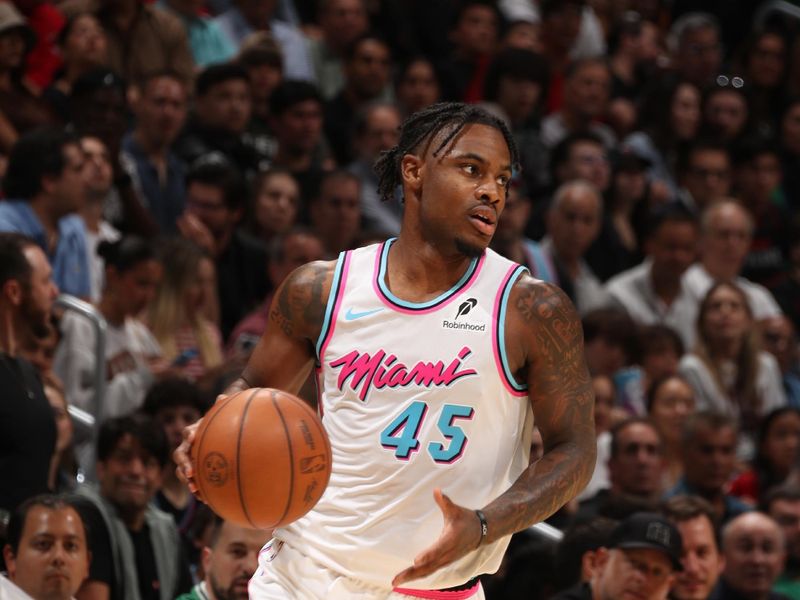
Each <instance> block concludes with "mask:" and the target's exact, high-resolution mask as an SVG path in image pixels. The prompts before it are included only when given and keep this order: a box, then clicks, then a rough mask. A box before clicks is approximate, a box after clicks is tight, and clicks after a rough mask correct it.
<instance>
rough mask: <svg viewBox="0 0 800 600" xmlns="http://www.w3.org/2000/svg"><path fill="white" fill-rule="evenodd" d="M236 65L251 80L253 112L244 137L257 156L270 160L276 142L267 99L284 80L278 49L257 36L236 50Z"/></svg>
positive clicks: (268, 37)
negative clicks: (241, 68) (237, 52)
mask: <svg viewBox="0 0 800 600" xmlns="http://www.w3.org/2000/svg"><path fill="white" fill-rule="evenodd" d="M236 62H237V63H238V64H240V65H241V66H243V67H244V68H245V69H246V70H247V75H248V76H249V78H250V97H251V99H252V106H253V110H252V111H251V114H250V123H248V124H247V129H246V135H247V137H248V138H249V139H250V140H251V142H252V144H253V146H254V147H255V149H256V151H257V152H258V153H259V154H260V155H262V156H266V157H268V158H272V157H273V156H275V150H276V146H277V143H278V142H277V140H276V139H275V135H274V132H273V131H272V127H271V125H270V112H269V99H270V98H271V97H272V92H274V91H275V88H276V87H278V85H280V83H281V81H283V58H282V57H281V50H280V48H279V47H278V44H277V42H275V40H273V39H272V36H271V35H270V34H269V33H267V32H261V33H256V34H254V35H253V36H252V37H250V38H248V39H247V41H246V42H245V45H244V46H242V48H241V49H240V50H239V55H238V56H237V57H236Z"/></svg>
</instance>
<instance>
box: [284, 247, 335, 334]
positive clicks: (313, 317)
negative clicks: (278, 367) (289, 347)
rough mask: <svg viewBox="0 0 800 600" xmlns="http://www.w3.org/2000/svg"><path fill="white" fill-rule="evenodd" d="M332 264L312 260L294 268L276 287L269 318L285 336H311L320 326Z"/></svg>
mask: <svg viewBox="0 0 800 600" xmlns="http://www.w3.org/2000/svg"><path fill="white" fill-rule="evenodd" d="M332 275H333V263H326V262H313V263H309V264H307V265H305V266H303V267H300V268H299V269H297V270H295V271H294V272H293V273H292V274H291V275H289V277H288V279H287V281H286V282H285V283H284V284H283V285H282V286H281V287H280V289H279V290H278V297H277V298H276V299H275V302H273V306H272V309H271V310H270V314H269V317H270V320H271V321H272V322H273V323H275V325H277V326H278V327H279V328H280V329H281V331H282V332H283V333H284V334H285V335H286V336H288V337H305V338H308V339H314V338H315V337H316V335H317V334H318V333H319V331H320V330H321V329H322V322H323V320H324V318H325V308H326V304H327V302H328V292H329V291H330V286H331V280H332Z"/></svg>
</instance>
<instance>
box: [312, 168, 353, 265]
mask: <svg viewBox="0 0 800 600" xmlns="http://www.w3.org/2000/svg"><path fill="white" fill-rule="evenodd" d="M360 194H361V181H359V179H358V177H356V176H355V175H353V174H352V173H349V172H347V171H332V172H330V173H326V174H325V175H324V176H323V178H322V181H321V182H320V185H319V194H318V195H317V196H316V197H315V198H314V199H313V200H312V201H311V204H310V206H309V214H310V216H311V229H312V230H313V231H314V233H315V234H316V235H317V236H318V237H319V239H320V240H322V245H323V248H324V256H325V258H326V259H328V260H330V259H333V258H336V257H337V256H338V255H339V253H340V252H342V251H343V250H351V249H353V248H355V247H356V246H357V242H356V240H357V239H358V236H359V234H360V232H361V196H360Z"/></svg>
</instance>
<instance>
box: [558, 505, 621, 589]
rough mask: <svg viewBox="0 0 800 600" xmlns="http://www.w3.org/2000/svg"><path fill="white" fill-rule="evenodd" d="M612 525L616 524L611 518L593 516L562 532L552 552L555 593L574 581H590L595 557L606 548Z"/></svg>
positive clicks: (595, 561)
mask: <svg viewBox="0 0 800 600" xmlns="http://www.w3.org/2000/svg"><path fill="white" fill-rule="evenodd" d="M616 526H617V522H616V521H613V520H612V519H607V518H606V517H595V518H593V519H590V520H588V521H586V522H584V523H576V524H574V525H573V526H571V527H570V528H569V529H567V530H566V531H565V532H564V537H563V538H561V541H560V542H559V543H558V547H557V548H556V552H555V564H554V568H555V574H556V578H555V587H556V589H557V590H558V591H561V590H565V589H567V588H570V587H572V586H574V585H575V584H576V583H578V582H581V583H589V582H591V580H592V577H593V576H594V572H595V569H596V568H597V567H598V562H599V561H598V558H599V556H600V555H601V554H602V553H603V552H605V551H606V549H607V548H608V546H609V544H610V542H611V534H612V533H613V532H614V529H615V528H616ZM601 549H602V550H601Z"/></svg>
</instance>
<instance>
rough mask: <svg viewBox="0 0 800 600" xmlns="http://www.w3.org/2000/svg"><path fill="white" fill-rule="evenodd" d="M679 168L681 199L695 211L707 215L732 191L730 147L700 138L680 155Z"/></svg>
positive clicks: (678, 196) (678, 177)
mask: <svg viewBox="0 0 800 600" xmlns="http://www.w3.org/2000/svg"><path fill="white" fill-rule="evenodd" d="M678 158H679V160H678V163H677V165H676V167H675V172H676V176H677V179H678V186H679V188H678V194H677V200H678V201H679V202H681V203H682V204H683V205H684V206H685V207H686V208H688V209H689V210H691V211H693V212H694V213H695V214H698V215H700V214H703V213H704V212H705V210H706V209H707V208H708V207H710V206H711V205H712V204H714V203H715V202H717V201H719V200H722V199H723V198H726V197H728V196H729V194H730V192H731V180H732V166H731V155H730V152H729V151H728V147H727V146H725V145H724V144H720V143H719V142H714V141H709V140H704V139H697V140H694V141H693V142H692V143H691V145H690V146H689V147H688V148H687V149H686V150H685V151H684V152H683V153H681V154H680V155H679V157H678Z"/></svg>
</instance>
